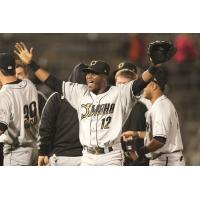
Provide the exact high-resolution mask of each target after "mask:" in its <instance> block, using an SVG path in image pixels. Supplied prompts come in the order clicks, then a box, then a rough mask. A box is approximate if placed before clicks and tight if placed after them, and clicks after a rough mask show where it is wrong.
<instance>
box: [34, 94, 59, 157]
mask: <svg viewBox="0 0 200 200" xmlns="http://www.w3.org/2000/svg"><path fill="white" fill-rule="evenodd" d="M58 96H60V95H59V94H58V93H53V94H52V95H51V96H50V97H49V98H48V100H47V102H46V104H45V106H44V109H43V111H42V116H41V122H40V127H39V139H38V140H39V141H38V143H39V155H41V156H42V155H43V156H44V155H48V153H49V151H50V149H51V144H52V138H53V134H54V132H55V124H56V114H57V110H58V109H59V108H58V107H59V105H60V103H59V102H58V101H59V98H58Z"/></svg>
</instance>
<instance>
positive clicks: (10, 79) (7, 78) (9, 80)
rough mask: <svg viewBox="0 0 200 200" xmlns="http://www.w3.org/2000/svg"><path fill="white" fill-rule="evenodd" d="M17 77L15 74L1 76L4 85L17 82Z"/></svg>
mask: <svg viewBox="0 0 200 200" xmlns="http://www.w3.org/2000/svg"><path fill="white" fill-rule="evenodd" d="M16 80H17V78H16V77H15V76H4V77H2V78H1V82H2V85H5V84H8V83H12V82H15V81H16Z"/></svg>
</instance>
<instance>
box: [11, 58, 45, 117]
mask: <svg viewBox="0 0 200 200" xmlns="http://www.w3.org/2000/svg"><path fill="white" fill-rule="evenodd" d="M15 71H16V77H17V78H18V79H20V80H23V79H28V77H29V75H28V69H27V66H26V65H24V64H23V63H22V62H21V61H20V60H16V66H15ZM37 92H38V106H39V115H40V117H41V114H42V110H43V108H44V105H45V103H46V101H47V98H46V96H45V95H44V94H43V93H42V92H41V91H39V90H37Z"/></svg>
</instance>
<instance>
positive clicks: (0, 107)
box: [0, 95, 11, 127]
mask: <svg viewBox="0 0 200 200" xmlns="http://www.w3.org/2000/svg"><path fill="white" fill-rule="evenodd" d="M10 118H11V106H10V101H9V100H8V99H7V98H5V97H4V96H2V95H0V123H2V124H5V125H6V126H7V127H8V125H9V122H10Z"/></svg>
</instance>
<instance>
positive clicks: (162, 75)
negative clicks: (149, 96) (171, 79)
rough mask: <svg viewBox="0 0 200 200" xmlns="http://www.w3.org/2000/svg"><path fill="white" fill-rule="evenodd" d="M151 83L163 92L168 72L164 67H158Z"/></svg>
mask: <svg viewBox="0 0 200 200" xmlns="http://www.w3.org/2000/svg"><path fill="white" fill-rule="evenodd" d="M153 82H155V83H157V84H158V86H159V87H160V89H161V91H162V92H164V90H165V86H166V84H167V82H168V71H167V69H166V68H165V67H160V68H159V69H158V71H157V72H156V74H155V76H154V79H153Z"/></svg>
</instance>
